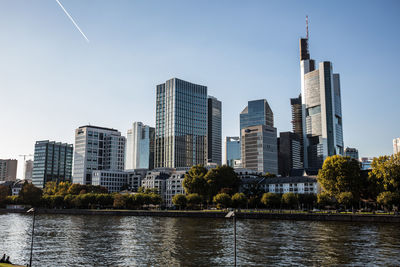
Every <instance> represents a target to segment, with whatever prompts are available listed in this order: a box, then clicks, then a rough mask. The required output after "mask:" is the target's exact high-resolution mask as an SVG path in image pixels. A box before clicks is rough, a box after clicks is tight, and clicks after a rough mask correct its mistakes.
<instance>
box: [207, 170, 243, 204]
mask: <svg viewBox="0 0 400 267" xmlns="http://www.w3.org/2000/svg"><path fill="white" fill-rule="evenodd" d="M204 178H205V179H206V180H207V184H208V186H209V188H208V190H209V191H208V192H209V196H210V197H211V196H215V195H216V194H217V193H218V192H220V190H221V189H222V188H232V192H237V191H238V189H239V185H240V179H239V177H238V176H237V175H236V173H235V171H234V169H233V168H232V167H230V166H227V165H223V166H218V167H216V168H214V169H211V170H209V171H208V173H207V174H206V175H205V177H204Z"/></svg>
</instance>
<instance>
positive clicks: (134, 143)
mask: <svg viewBox="0 0 400 267" xmlns="http://www.w3.org/2000/svg"><path fill="white" fill-rule="evenodd" d="M154 134H155V130H154V127H150V126H147V125H144V124H143V123H142V122H134V123H133V125H132V129H129V130H128V133H127V136H126V146H125V170H133V169H149V170H151V169H154Z"/></svg>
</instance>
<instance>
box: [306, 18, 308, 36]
mask: <svg viewBox="0 0 400 267" xmlns="http://www.w3.org/2000/svg"><path fill="white" fill-rule="evenodd" d="M306 28H307V39H308V16H306Z"/></svg>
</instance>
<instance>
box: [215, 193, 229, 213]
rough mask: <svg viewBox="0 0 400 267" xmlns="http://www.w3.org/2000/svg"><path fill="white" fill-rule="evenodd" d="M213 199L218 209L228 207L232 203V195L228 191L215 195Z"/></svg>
mask: <svg viewBox="0 0 400 267" xmlns="http://www.w3.org/2000/svg"><path fill="white" fill-rule="evenodd" d="M213 201H214V203H215V204H217V208H218V209H223V208H228V207H230V206H231V205H232V199H231V197H230V196H229V195H228V194H226V193H220V194H217V195H215V196H214V198H213Z"/></svg>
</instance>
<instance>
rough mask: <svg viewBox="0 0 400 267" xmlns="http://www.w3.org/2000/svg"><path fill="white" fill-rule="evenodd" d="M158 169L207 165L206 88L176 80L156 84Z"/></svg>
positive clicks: (156, 160)
mask: <svg viewBox="0 0 400 267" xmlns="http://www.w3.org/2000/svg"><path fill="white" fill-rule="evenodd" d="M156 90H157V99H156V134H155V167H156V168H162V167H167V168H179V167H191V166H193V165H197V164H206V163H207V87H206V86H202V85H197V84H194V83H190V82H186V81H183V80H180V79H177V78H173V79H170V80H168V81H166V82H165V83H163V84H160V85H157V89H156Z"/></svg>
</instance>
